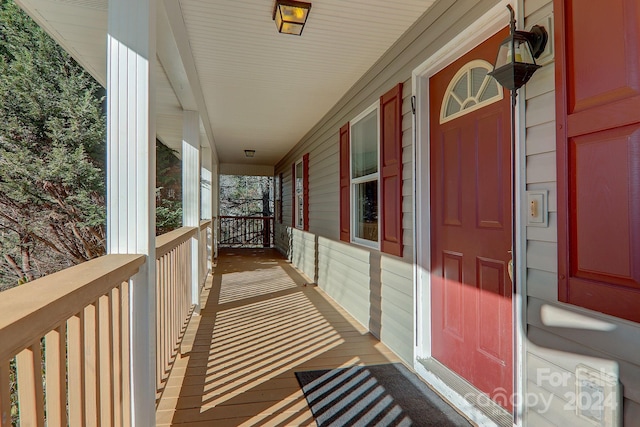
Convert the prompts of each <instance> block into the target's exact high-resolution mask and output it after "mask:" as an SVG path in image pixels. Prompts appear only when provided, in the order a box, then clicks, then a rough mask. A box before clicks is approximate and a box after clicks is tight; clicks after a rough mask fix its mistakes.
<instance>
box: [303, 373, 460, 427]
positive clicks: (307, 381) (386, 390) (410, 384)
mask: <svg viewBox="0 0 640 427" xmlns="http://www.w3.org/2000/svg"><path fill="white" fill-rule="evenodd" d="M295 374H296V378H297V379H298V383H300V387H301V388H302V391H303V392H304V396H305V398H306V399H307V403H308V404H309V408H310V409H311V412H312V413H313V416H314V417H315V421H316V423H317V424H318V426H319V427H325V426H339V427H343V426H381V427H386V426H403V427H404V426H438V427H449V426H455V427H458V426H464V427H468V426H470V425H471V424H469V422H468V421H467V420H466V419H465V418H464V417H462V416H461V415H460V414H459V413H458V412H456V411H455V410H454V409H453V408H452V407H451V406H449V405H448V404H447V403H446V402H445V401H444V400H442V399H441V398H440V397H439V396H438V395H437V394H436V393H434V392H433V390H431V389H430V388H429V387H428V386H427V385H426V384H425V383H423V382H422V381H420V379H418V378H417V377H416V375H415V374H413V373H412V372H410V371H409V370H408V369H407V368H406V367H405V366H404V365H402V364H400V363H393V364H385V365H373V366H353V367H351V368H341V369H332V370H320V371H306V372H296V373H295Z"/></svg>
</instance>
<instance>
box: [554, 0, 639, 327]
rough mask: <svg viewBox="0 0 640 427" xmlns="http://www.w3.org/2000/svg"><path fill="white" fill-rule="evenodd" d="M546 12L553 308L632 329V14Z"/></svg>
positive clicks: (614, 1) (635, 228) (631, 6)
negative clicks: (551, 103)
mask: <svg viewBox="0 0 640 427" xmlns="http://www.w3.org/2000/svg"><path fill="white" fill-rule="evenodd" d="M554 9H555V14H556V15H555V21H556V39H557V40H560V41H561V43H558V44H557V53H556V115H557V117H556V118H557V129H556V131H557V133H556V135H557V162H558V165H557V166H558V168H557V172H558V173H557V177H558V199H557V201H558V300H559V301H563V302H567V303H570V304H575V305H578V306H581V307H586V308H589V309H592V310H597V311H600V312H603V313H607V314H611V315H614V316H617V317H621V318H624V319H628V320H631V321H634V322H640V309H639V307H640V196H639V195H640V87H639V85H638V69H639V68H640V59H639V56H638V46H640V26H639V25H638V24H639V23H640V22H638V19H639V18H638V17H640V7H639V6H638V1H637V0H611V1H607V2H606V4H605V2H580V1H567V0H556V1H555V2H554ZM593 28H598V31H597V32H593V31H592V29H593Z"/></svg>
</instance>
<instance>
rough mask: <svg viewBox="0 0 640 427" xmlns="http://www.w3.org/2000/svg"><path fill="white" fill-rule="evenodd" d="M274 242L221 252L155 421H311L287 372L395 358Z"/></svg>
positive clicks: (237, 423) (245, 423)
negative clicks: (309, 283)
mask: <svg viewBox="0 0 640 427" xmlns="http://www.w3.org/2000/svg"><path fill="white" fill-rule="evenodd" d="M304 284H305V278H304V277H303V276H301V275H300V274H299V273H298V272H297V271H296V270H295V269H294V268H293V267H292V266H291V265H290V264H289V263H288V262H287V261H286V260H285V259H283V257H282V256H281V255H280V254H279V253H278V252H276V251H275V250H268V249H267V250H249V249H240V250H227V251H224V252H221V254H220V256H219V259H218V265H217V267H216V269H215V272H214V274H213V276H212V277H211V276H210V277H209V279H208V281H207V284H206V286H205V291H204V294H203V300H204V303H203V305H202V311H201V314H200V316H194V318H193V319H192V321H191V322H190V324H189V326H188V328H187V331H186V333H185V338H184V342H183V347H182V348H183V351H182V353H183V354H182V356H179V357H178V359H177V360H176V362H175V365H174V367H173V370H172V372H171V376H170V377H169V379H168V381H167V382H166V386H165V389H164V392H163V394H162V397H161V399H160V402H159V404H158V408H157V412H156V420H157V424H158V425H159V426H168V425H180V424H188V425H190V426H198V425H202V426H205V425H206V426H211V425H215V426H216V427H218V426H257V425H269V426H294V425H315V422H314V421H313V417H312V415H311V412H310V411H309V409H308V407H307V403H306V401H305V399H304V395H303V394H302V391H301V390H300V387H299V386H298V382H297V380H296V378H295V375H294V372H296V371H306V370H316V369H330V368H337V367H346V366H352V365H373V364H380V363H390V362H398V361H399V359H398V358H397V357H396V356H395V355H394V354H393V353H392V352H391V351H390V350H389V349H388V348H387V347H386V346H384V345H383V344H382V343H380V342H379V341H378V340H377V339H375V338H374V337H373V336H372V335H371V334H369V333H368V332H367V330H366V329H365V328H364V327H362V325H360V324H359V323H357V322H356V321H355V320H354V319H353V318H352V317H351V316H350V315H349V314H347V313H346V312H345V311H344V310H343V309H341V308H340V307H339V306H338V305H337V304H335V303H334V302H332V301H331V300H330V299H329V298H327V297H326V296H325V294H324V293H323V292H322V291H321V290H320V289H319V288H317V287H313V286H304Z"/></svg>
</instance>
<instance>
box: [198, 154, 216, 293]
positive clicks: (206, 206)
mask: <svg viewBox="0 0 640 427" xmlns="http://www.w3.org/2000/svg"><path fill="white" fill-rule="evenodd" d="M207 156H209V157H211V149H210V148H203V149H202V158H203V160H204V159H205V158H206V157H207ZM200 174H201V177H202V180H201V182H200V197H201V200H200V218H201V219H203V220H206V221H211V220H212V214H211V194H212V191H211V171H210V170H209V169H207V168H205V167H202V169H201V172H200ZM214 225H215V224H214V223H213V221H212V222H211V234H210V235H208V236H207V241H206V242H205V243H206V247H207V269H208V270H211V268H212V262H211V257H212V256H213V250H212V247H213V246H212V245H213V227H214ZM204 279H205V278H204V277H200V283H202V282H203V280H204Z"/></svg>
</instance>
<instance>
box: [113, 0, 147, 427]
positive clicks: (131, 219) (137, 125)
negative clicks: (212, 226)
mask: <svg viewBox="0 0 640 427" xmlns="http://www.w3.org/2000/svg"><path fill="white" fill-rule="evenodd" d="M108 4H109V14H108V17H109V18H108V41H107V101H108V104H107V252H108V253H110V254H124V253H130V254H145V255H147V257H148V258H147V262H146V263H145V264H144V266H143V267H141V269H140V272H139V273H138V274H137V275H136V276H135V277H133V278H132V280H131V292H130V298H131V301H130V319H131V321H130V341H131V342H130V346H129V347H130V360H131V384H130V385H131V412H132V415H131V417H132V419H131V423H132V425H134V426H136V427H138V426H143V427H146V426H153V425H155V391H156V390H155V389H156V388H155V370H156V319H155V315H156V292H155V289H156V283H155V167H156V164H155V163H156V154H155V139H156V133H155V111H154V104H155V101H154V99H153V98H154V72H153V70H154V62H155V57H156V52H155V37H156V34H155V22H156V11H155V1H153V0H137V1H135V2H133V3H132V2H131V1H130V0H109V3H108Z"/></svg>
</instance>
